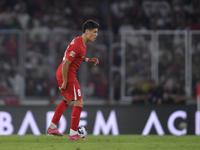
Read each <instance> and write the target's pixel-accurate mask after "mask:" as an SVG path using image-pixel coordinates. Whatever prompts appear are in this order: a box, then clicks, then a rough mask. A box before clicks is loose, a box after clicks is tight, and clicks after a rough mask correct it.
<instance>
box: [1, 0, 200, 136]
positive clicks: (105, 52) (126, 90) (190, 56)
mask: <svg viewBox="0 0 200 150" xmlns="http://www.w3.org/2000/svg"><path fill="white" fill-rule="evenodd" d="M199 14H200V3H199V1H198V0H193V1H190V0H184V1H182V0H168V1H167V0H159V1H157V0H155V1H145V0H143V1H141V0H140V1H138V0H134V1H131V0H116V1H115V0H102V1H100V0H85V1H81V0H69V1H65V0H50V1H49V0H43V1H40V0H27V1H23V0H2V1H1V2H0V104H1V105H2V106H1V107H0V112H1V113H2V114H1V117H0V119H2V120H1V121H2V124H1V128H2V129H4V127H5V126H4V124H3V120H4V121H5V118H4V117H5V116H4V115H3V114H4V112H8V113H11V117H12V116H13V114H15V113H17V112H18V111H19V108H21V107H23V109H25V110H30V111H31V109H33V108H32V107H33V105H34V106H36V107H37V106H38V107H39V106H40V107H43V108H41V109H45V110H46V111H53V110H54V109H55V107H56V105H57V104H58V103H59V102H60V100H61V99H62V98H61V95H60V93H59V91H58V87H57V83H56V80H55V71H56V69H57V66H58V65H59V63H60V62H61V60H62V57H63V53H64V51H65V49H66V47H67V45H68V44H69V42H70V41H71V40H72V39H73V38H74V37H76V36H77V35H80V34H81V31H80V29H81V25H82V24H83V22H84V21H85V20H87V19H93V20H95V21H97V22H98V23H99V24H100V29H99V37H98V38H97V40H96V41H95V42H94V43H88V50H87V54H86V56H87V57H97V58H98V59H99V60H100V64H99V65H98V66H97V67H93V66H92V65H90V64H86V63H82V65H81V67H80V69H79V71H78V74H77V78H78V79H79V81H80V85H81V89H82V94H83V98H84V102H85V105H88V106H86V108H87V109H86V110H87V111H88V112H90V111H91V113H92V107H94V105H98V106H99V107H100V108H99V109H100V110H102V111H104V109H105V108H104V107H106V109H105V111H108V112H111V111H112V109H116V110H117V111H119V113H120V111H123V109H131V108H132V109H133V110H137V111H136V112H133V116H134V115H135V113H139V114H140V113H141V114H142V113H145V112H146V113H147V110H146V109H145V108H146V107H147V108H149V109H150V110H157V109H160V108H163V107H164V108H163V109H170V108H171V107H173V108H177V111H178V110H188V109H189V108H190V107H191V108H193V109H195V108H196V99H195V95H196V90H197V89H196V87H197V83H198V81H199V79H200V76H199V75H200V71H199V70H200V69H199V64H200V60H199V59H198V57H199V52H200V45H199V44H200V42H199V40H200V39H199V36H200V32H199V31H198V30H200V20H199V18H198V16H199ZM152 80H154V81H155V83H156V86H157V87H158V86H161V87H162V86H163V85H164V84H165V83H167V84H168V86H169V90H172V89H173V86H174V84H175V83H176V82H179V83H180V84H181V87H182V88H183V89H184V92H185V95H187V101H186V103H184V104H183V105H181V106H179V105H180V104H174V103H172V104H170V105H169V104H168V105H166V104H161V105H163V106H161V105H156V106H155V107H154V106H152V105H151V104H150V103H149V101H148V100H146V101H145V103H144V104H142V105H144V106H137V105H136V106H134V105H133V106H132V100H133V98H132V97H133V94H132V91H133V90H134V89H135V88H136V86H137V85H138V83H141V86H142V87H141V88H142V91H143V92H144V95H145V94H146V95H147V93H148V90H149V88H150V82H151V81H152ZM5 105H8V106H5ZM10 105H14V107H13V106H10ZM107 105H108V106H111V107H112V108H111V107H108V108H107ZM172 105H173V106H172ZM119 106H121V107H122V108H123V109H122V110H118V108H117V107H119ZM130 106H131V107H130ZM138 108H140V109H138ZM193 109H192V110H193ZM189 110H190V109H189ZM32 111H34V109H33V110H32ZM46 111H45V113H46ZM95 111H96V110H95ZM174 111H175V110H174ZM150 112H151V111H150ZM150 112H148V113H147V114H148V115H150ZM156 112H157V111H156ZM189 112H190V113H191V111H189ZM38 113H39V112H38ZM160 113H161V114H160ZM190 113H188V114H189V115H188V116H187V119H182V121H184V122H187V123H188V131H191V132H189V134H195V132H194V128H195V125H194V124H195V121H194V118H195V113H191V114H190ZM25 114H26V111H24V112H23V113H22V114H19V116H20V115H22V116H24V115H25ZM157 114H159V115H160V116H161V118H162V115H163V117H164V114H162V111H158V112H157ZM197 114H198V113H197ZM15 115H16V114H15ZM43 115H44V116H45V114H43ZM107 115H108V114H107ZM129 115H130V114H129ZM22 116H21V117H22ZM197 116H198V115H197ZM13 117H14V116H13ZM35 117H36V116H35ZM191 117H192V118H191ZM14 118H15V117H14ZM22 118H23V117H22ZM120 118H123V116H121V117H120ZM133 118H134V117H133ZM43 119H45V120H46V118H43ZM147 119H148V117H147V118H146V120H147ZM91 120H92V119H91ZM122 120H123V119H122ZM166 120H167V117H166V119H165V121H162V122H163V123H161V124H165V126H166ZM188 120H193V121H191V122H190V121H188ZM88 121H89V120H88ZM93 121H94V120H93ZM132 121H133V122H136V121H137V120H132ZM190 123H192V125H191V124H190ZM196 123H197V125H198V122H196ZM141 124H142V123H141ZM139 125H140V123H139V122H138V126H139ZM14 126H19V124H14ZM40 126H43V127H42V128H44V124H43V125H40ZM124 126H126V124H124ZM176 127H177V128H178V125H176ZM86 128H87V126H86ZM88 130H89V131H90V134H92V127H91V126H90V125H88ZM166 130H167V129H166ZM5 131H6V129H5ZM136 131H137V130H136ZM16 132H17V131H16ZM16 132H15V133H16ZM141 132H142V131H141ZM2 133H4V132H2ZM43 133H44V131H43ZM66 133H67V132H66ZM136 133H137V132H135V134H136ZM153 133H157V132H153ZM167 133H169V132H167ZM0 134H1V133H0ZM122 134H127V132H126V131H124V132H122ZM133 134H134V133H133ZM137 134H139V133H137ZM140 134H141V133H140ZM169 134H170V133H169Z"/></svg>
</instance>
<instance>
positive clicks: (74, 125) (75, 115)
mask: <svg viewBox="0 0 200 150" xmlns="http://www.w3.org/2000/svg"><path fill="white" fill-rule="evenodd" d="M82 109H83V108H82V107H80V106H74V107H73V110H72V114H71V127H70V135H71V136H72V135H75V134H77V130H78V125H79V121H80V115H81V111H82ZM71 129H72V130H71ZM73 131H75V132H76V133H75V132H73Z"/></svg>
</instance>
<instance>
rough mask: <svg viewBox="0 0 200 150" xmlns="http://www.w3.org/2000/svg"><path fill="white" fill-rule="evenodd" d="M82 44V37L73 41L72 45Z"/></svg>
mask: <svg viewBox="0 0 200 150" xmlns="http://www.w3.org/2000/svg"><path fill="white" fill-rule="evenodd" d="M80 42H81V36H77V37H76V38H74V39H73V40H72V44H74V45H79V44H80Z"/></svg>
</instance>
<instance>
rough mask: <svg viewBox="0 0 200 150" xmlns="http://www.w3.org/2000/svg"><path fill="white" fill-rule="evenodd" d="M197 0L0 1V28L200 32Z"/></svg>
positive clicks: (199, 3)
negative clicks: (86, 26)
mask: <svg viewBox="0 0 200 150" xmlns="http://www.w3.org/2000/svg"><path fill="white" fill-rule="evenodd" d="M199 13H200V2H199V0H151V1H148V0H84V1H82V0H67V1H66V0H1V2H0V22H1V23H0V28H1V29H23V30H24V29H29V28H34V27H36V26H40V27H44V26H47V27H48V28H49V29H55V28H68V29H71V30H72V29H73V30H74V29H76V30H79V29H80V28H81V25H82V23H83V22H84V21H85V20H86V19H93V20H96V21H97V22H99V23H100V25H101V26H100V29H101V30H111V31H113V32H114V33H115V34H118V33H120V32H121V31H123V30H124V29H134V30H147V29H149V30H158V29H164V30H165V29H168V30H176V29H180V30H183V29H184V30H185V29H192V30H196V29H200V26H199V25H200V19H199V17H198V16H199Z"/></svg>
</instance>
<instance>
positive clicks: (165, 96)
mask: <svg viewBox="0 0 200 150" xmlns="http://www.w3.org/2000/svg"><path fill="white" fill-rule="evenodd" d="M157 96H158V98H159V101H160V102H159V103H160V104H161V103H162V104H164V105H166V104H171V103H172V98H171V92H170V90H169V85H168V83H167V82H165V83H164V84H163V86H162V88H160V89H158V91H157Z"/></svg>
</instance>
